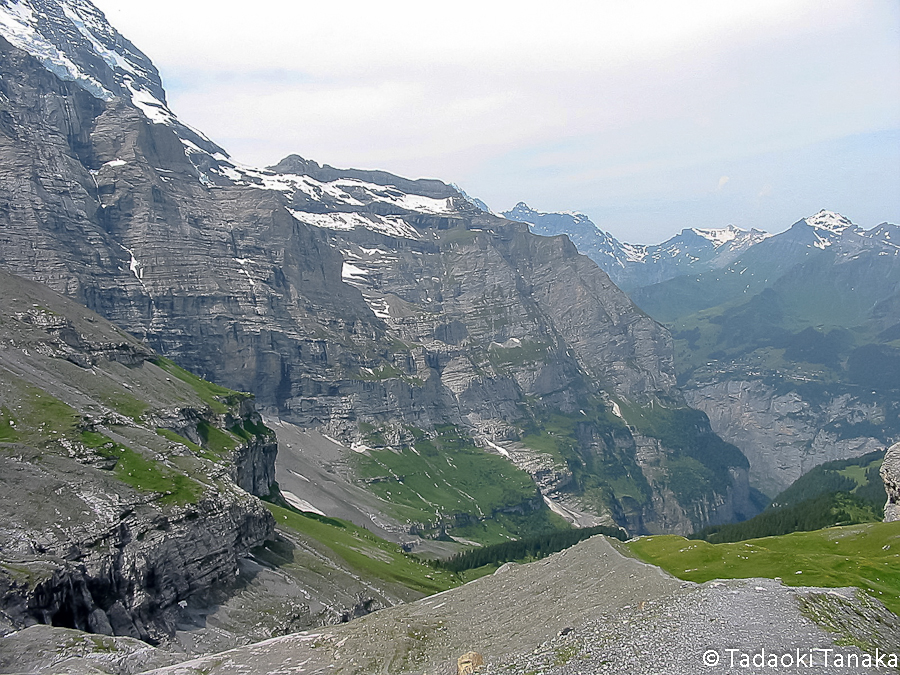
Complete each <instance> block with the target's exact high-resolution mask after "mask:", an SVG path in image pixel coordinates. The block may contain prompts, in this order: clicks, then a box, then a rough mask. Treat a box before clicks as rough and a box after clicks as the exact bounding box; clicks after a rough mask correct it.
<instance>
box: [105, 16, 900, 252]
mask: <svg viewBox="0 0 900 675" xmlns="http://www.w3.org/2000/svg"><path fill="white" fill-rule="evenodd" d="M95 2H96V4H97V5H98V6H99V7H100V8H101V9H102V10H103V11H104V12H106V14H107V17H108V18H109V20H110V21H111V22H112V23H113V24H114V25H115V26H116V27H117V28H118V29H119V30H120V32H122V33H123V34H124V35H126V36H127V37H128V38H130V39H131V40H132V41H133V42H134V43H135V44H136V45H137V46H138V47H139V48H141V49H142V50H143V51H144V52H146V53H147V54H148V55H149V56H150V57H151V58H152V59H153V61H154V62H155V63H156V65H157V67H159V69H160V71H161V73H162V76H163V82H164V84H165V86H166V88H167V90H168V93H169V104H170V107H171V108H172V109H173V111H174V112H175V113H176V114H178V115H179V117H181V119H182V120H183V121H185V122H187V123H188V124H191V125H193V126H195V127H198V128H199V129H201V130H203V131H204V132H205V133H206V134H207V135H209V136H210V137H211V138H212V139H213V140H215V141H217V142H218V143H220V144H221V145H222V146H223V147H225V148H226V149H227V150H228V151H229V152H230V153H231V154H232V155H233V157H234V158H235V159H236V160H237V161H240V162H243V163H246V164H252V165H259V166H264V165H269V164H274V163H275V162H277V161H278V160H279V159H281V158H282V157H283V156H285V155H287V154H290V153H297V154H300V155H302V156H304V157H307V158H310V159H315V160H316V161H318V162H320V163H328V164H332V165H334V166H340V167H359V168H380V169H386V170H388V171H392V172H394V173H398V174H400V175H404V176H409V177H422V176H428V177H436V178H440V179H442V180H445V181H448V182H450V181H452V182H456V183H458V184H459V185H461V186H462V187H463V188H464V189H465V190H466V191H467V192H469V193H470V194H472V195H475V196H478V197H480V198H481V199H483V200H484V201H486V202H487V203H488V204H489V205H490V206H491V208H493V209H494V210H495V211H500V210H506V209H509V208H510V207H512V206H513V205H514V204H515V203H516V202H517V201H519V200H523V201H526V202H527V203H528V204H529V205H531V206H532V207H533V208H536V209H539V210H542V211H555V210H575V211H581V212H584V213H586V214H588V215H589V216H590V217H591V218H592V219H593V220H594V222H596V223H597V224H598V225H600V227H601V228H603V229H605V230H609V231H611V232H612V233H613V234H614V235H616V236H617V237H619V238H620V239H624V240H626V241H631V242H640V243H656V242H658V241H661V240H663V239H665V238H667V237H669V236H671V235H672V234H674V233H675V232H676V231H678V230H680V229H681V228H683V227H691V226H700V227H719V226H724V225H726V224H728V223H734V224H736V225H738V226H741V227H748V228H749V227H759V228H761V229H765V230H769V231H773V232H774V231H780V230H782V229H785V228H786V227H788V226H789V225H790V224H791V223H793V222H794V221H796V220H798V219H799V218H802V217H803V216H806V215H810V214H811V213H814V212H816V211H818V210H819V209H821V208H827V209H831V210H835V211H839V212H841V213H843V214H844V215H846V216H848V217H849V218H850V219H851V220H853V221H854V222H857V223H859V224H861V225H863V226H865V227H871V226H873V225H875V224H877V223H879V222H881V221H884V220H888V221H892V222H900V187H898V186H900V1H898V0H871V1H867V0H827V1H823V0H747V1H745V2H723V1H722V0H676V1H673V0H653V1H650V0H632V1H629V2H624V1H620V0H615V1H613V0H600V1H598V0H593V1H590V2H572V1H568V0H557V1H556V2H552V3H542V4H541V5H540V6H538V7H532V6H530V5H528V4H524V3H518V2H488V3H484V2H469V1H466V0H462V1H458V2H454V3H450V4H447V3H423V2H421V1H417V2H394V1H392V0H385V1H382V2H357V1H355V0H350V1H344V2H341V3H325V2H297V1H296V0H256V1H255V2H252V3H223V2H214V1H212V0H155V1H154V2H134V0H95Z"/></svg>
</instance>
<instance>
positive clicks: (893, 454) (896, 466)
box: [881, 443, 900, 523]
mask: <svg viewBox="0 0 900 675" xmlns="http://www.w3.org/2000/svg"><path fill="white" fill-rule="evenodd" d="M881 480H883V481H884V491H885V492H887V503H885V505H884V522H886V523H890V522H893V521H895V520H900V443H894V445H892V446H891V447H890V448H888V450H887V452H886V453H885V455H884V463H882V465H881Z"/></svg>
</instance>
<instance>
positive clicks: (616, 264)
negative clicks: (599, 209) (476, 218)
mask: <svg viewBox="0 0 900 675" xmlns="http://www.w3.org/2000/svg"><path fill="white" fill-rule="evenodd" d="M503 215H504V216H505V217H507V218H510V219H511V220H518V221H521V222H525V223H528V224H529V225H530V226H531V231H532V232H534V233H535V234H541V235H545V236H554V235H559V234H567V235H568V236H569V238H570V239H572V241H573V243H574V244H575V245H576V246H577V247H578V250H579V251H581V252H582V253H584V254H585V255H587V256H589V257H590V258H592V259H593V260H594V262H596V263H597V264H598V265H600V267H602V268H603V270H604V271H605V272H606V273H607V274H609V276H610V278H611V279H612V280H613V281H614V282H615V283H616V284H617V285H618V286H620V287H621V288H623V289H625V290H626V291H628V290H631V289H633V288H637V287H640V286H645V285H648V284H653V283H659V282H661V281H665V280H666V279H671V278H673V277H675V276H678V275H679V274H687V273H693V272H698V271H703V270H706V269H712V268H714V267H718V266H722V265H727V264H728V263H730V262H731V261H732V260H734V259H735V258H737V257H738V256H739V255H740V254H741V253H742V252H743V251H745V250H746V249H748V248H749V247H751V246H753V245H754V244H757V243H759V242H760V241H762V240H763V239H766V238H767V237H769V236H771V235H770V234H769V233H767V232H763V231H761V230H757V229H752V230H743V229H741V228H739V227H735V226H734V225H728V226H727V227H724V228H718V229H701V228H686V229H684V230H682V231H681V232H680V233H679V234H677V235H676V236H674V237H672V238H671V239H668V240H666V241H664V242H662V243H661V244H656V245H652V246H648V245H646V244H632V243H627V242H621V241H619V240H618V239H616V238H615V237H614V236H613V235H611V234H610V233H608V232H604V231H603V230H601V229H600V228H599V227H598V226H597V225H596V224H595V223H593V222H592V221H591V219H590V218H589V217H588V216H586V215H585V214H583V213H575V212H559V213H542V212H540V211H536V210H534V209H532V208H531V207H529V206H528V205H527V204H526V203H525V202H519V203H518V204H516V206H515V207H514V208H513V209H511V210H509V211H506V212H504V213H503Z"/></svg>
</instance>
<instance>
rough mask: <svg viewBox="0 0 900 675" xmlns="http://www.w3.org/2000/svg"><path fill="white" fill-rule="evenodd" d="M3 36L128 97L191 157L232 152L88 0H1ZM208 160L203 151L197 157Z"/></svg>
mask: <svg viewBox="0 0 900 675" xmlns="http://www.w3.org/2000/svg"><path fill="white" fill-rule="evenodd" d="M0 37H3V38H5V39H6V40H7V41H8V42H9V43H10V44H12V45H13V46H14V47H17V48H19V49H21V50H23V51H25V52H27V53H29V54H31V55H32V56H33V57H35V58H36V59H37V60H38V61H39V62H40V63H41V64H42V65H43V66H44V68H46V69H47V70H49V71H50V72H52V73H53V74H54V75H56V76H57V77H59V78H60V79H61V80H64V81H68V82H74V83H75V84H77V85H78V86H79V87H81V88H82V89H84V90H85V91H87V92H88V93H90V94H91V95H92V96H94V97H96V98H98V99H100V100H102V101H111V100H113V99H115V98H124V99H126V100H128V101H130V102H131V103H132V104H133V105H134V106H135V107H136V108H138V109H139V110H140V111H141V112H142V113H143V114H144V116H145V117H146V118H147V119H148V120H150V121H151V122H153V123H155V124H164V125H167V126H170V127H172V128H173V129H175V131H176V133H177V135H178V137H179V139H180V140H181V141H182V143H183V144H184V146H185V152H186V153H187V154H188V156H189V157H190V156H191V155H192V154H195V153H200V154H203V155H211V156H213V157H215V158H217V159H225V158H227V156H228V154H227V153H226V152H225V151H224V150H223V149H222V148H220V147H219V146H218V145H216V144H215V143H213V142H212V141H211V140H209V139H208V138H207V137H206V136H204V135H203V134H202V133H200V132H198V131H196V130H195V129H192V128H190V127H189V126H187V125H186V124H184V123H182V122H181V121H179V120H178V118H177V117H176V116H175V114H174V113H173V112H172V111H171V110H169V107H168V104H167V103H166V93H165V90H164V89H163V86H162V80H161V79H160V76H159V71H158V70H157V69H156V66H154V65H153V63H152V62H151V61H150V59H149V58H148V57H147V56H146V55H145V54H144V53H143V52H141V51H140V50H139V49H138V48H137V47H135V46H134V45H133V44H132V43H131V42H130V41H129V40H128V39H127V38H125V37H123V36H122V35H121V34H120V33H119V32H118V31H117V30H116V29H115V28H113V27H112V26H111V25H110V24H109V22H107V20H106V17H105V16H104V14H103V12H101V11H100V10H99V9H97V8H96V7H95V6H94V5H93V4H92V3H90V2H89V1H88V0H0ZM209 161H210V160H209V159H207V158H206V157H204V158H203V161H202V162H194V163H195V164H201V165H202V164H206V163H208V162H209Z"/></svg>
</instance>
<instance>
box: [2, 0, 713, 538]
mask: <svg viewBox="0 0 900 675" xmlns="http://www.w3.org/2000/svg"><path fill="white" fill-rule="evenodd" d="M30 2H31V4H34V3H38V4H40V5H41V6H43V5H46V6H47V7H49V6H50V5H53V6H57V5H58V9H59V8H62V9H60V10H59V11H56V10H53V11H54V14H53V15H54V16H55V17H56V18H57V19H58V21H57V23H60V22H63V19H62V18H60V17H68V16H69V14H71V13H72V12H74V13H75V14H77V15H78V16H80V17H81V20H82V23H83V24H84V26H86V27H87V28H86V29H87V30H88V32H90V33H91V34H92V35H94V38H96V40H94V41H92V40H91V39H90V38H88V37H87V36H86V33H85V32H84V31H82V30H81V29H80V28H78V23H77V21H74V20H72V21H73V23H72V26H75V28H77V30H76V31H75V32H74V33H73V32H72V31H71V30H69V29H66V30H65V31H63V33H65V34H66V36H67V37H66V40H68V41H67V42H66V41H62V42H61V41H60V40H61V39H62V38H59V35H61V34H62V33H60V31H61V30H62V29H59V30H57V29H53V30H50V28H48V27H47V26H44V25H43V24H41V23H40V21H38V22H37V23H36V24H34V25H32V24H28V25H29V26H31V27H32V28H33V29H34V31H36V34H40V35H43V36H44V38H45V39H46V40H49V41H50V42H51V43H52V44H54V45H56V46H57V47H58V48H59V49H64V50H69V51H67V52H66V53H68V54H69V55H70V56H71V60H72V63H74V64H75V65H76V66H77V68H76V69H77V70H78V72H79V73H81V74H84V75H85V76H89V77H90V78H93V79H94V80H96V81H97V82H101V83H102V82H107V81H115V82H118V83H119V84H118V88H116V87H112V86H111V85H110V86H107V87H106V89H105V90H106V91H107V92H108V93H109V95H106V94H104V93H102V92H99V93H98V92H97V91H96V90H95V88H93V87H91V86H88V85H86V84H85V82H86V80H85V79H84V78H83V77H80V76H79V75H77V74H76V75H73V76H72V77H71V78H66V79H62V80H61V79H59V78H58V77H57V76H56V75H54V74H53V73H52V72H50V70H48V69H47V68H48V67H49V66H47V64H46V63H45V62H44V61H42V60H41V59H42V57H41V54H42V53H43V52H41V51H40V50H36V49H34V48H33V45H32V46H29V45H30V43H27V42H26V43H22V44H19V43H17V44H16V45H15V46H13V45H10V44H9V43H7V42H3V41H0V51H2V53H3V59H2V60H0V70H2V76H3V77H2V87H0V96H2V104H3V106H4V110H3V112H2V120H0V122H2V124H0V131H2V133H0V160H2V161H0V263H2V264H3V265H4V266H6V267H8V268H9V269H11V270H13V271H15V272H17V273H19V274H22V275H25V276H27V277H29V278H32V279H36V280H39V281H42V282H44V283H47V284H48V285H50V286H51V287H52V288H54V289H56V290H58V291H60V292H63V293H65V294H67V295H69V296H71V297H73V298H75V299H77V300H79V301H80V302H83V303H84V304H85V305H87V306H88V307H90V308H92V309H94V310H96V311H98V312H99V313H100V314H102V315H104V316H105V317H107V318H109V319H111V320H113V321H115V322H116V323H117V324H118V325H121V326H122V327H123V328H125V329H126V330H128V331H129V332H131V333H133V334H135V335H137V336H139V337H141V338H142V339H144V341H145V342H146V343H147V344H148V345H149V346H150V347H152V348H154V349H156V350H157V351H159V352H161V353H164V354H166V355H168V356H171V357H172V358H174V359H176V360H177V361H178V362H179V363H182V364H184V365H185V366H187V367H189V368H191V369H192V370H193V371H194V372H197V373H200V374H203V375H206V376H209V377H210V378H213V379H215V380H216V381H218V382H221V383H222V384H224V385H227V386H230V387H233V388H235V389H241V390H244V389H246V390H250V391H252V392H253V393H254V394H255V396H256V400H257V402H258V404H259V405H260V407H261V409H263V410H264V411H265V412H266V413H268V414H271V415H273V416H280V417H283V418H285V419H288V420H290V421H292V422H295V423H297V424H300V425H302V426H306V427H318V428H322V429H324V430H326V431H327V432H329V433H332V434H336V435H337V436H339V437H340V438H341V439H342V440H344V441H345V442H347V443H348V444H350V443H354V442H366V441H367V439H366V436H367V434H366V433H364V431H363V427H364V426H365V425H374V426H376V427H378V429H379V434H380V438H382V439H383V441H382V442H383V444H384V447H388V446H390V444H391V443H394V444H397V443H402V442H409V441H410V439H411V438H413V437H414V436H415V434H417V433H419V432H420V431H423V430H424V432H425V433H427V434H433V433H434V431H433V430H434V429H435V428H436V426H437V425H443V424H451V425H456V426H458V427H460V428H462V429H465V430H467V433H469V434H471V435H473V436H475V437H477V438H482V437H484V438H490V439H494V440H502V439H515V438H518V437H520V436H521V435H522V434H523V433H524V430H525V426H526V425H527V424H529V423H531V421H534V420H537V423H538V424H540V423H541V422H540V420H541V419H543V418H545V417H546V416H547V415H551V414H555V413H556V412H557V411H559V412H561V413H563V414H566V415H573V414H574V415H577V414H579V412H578V411H579V410H580V409H581V408H582V406H583V405H584V403H583V402H584V401H585V400H587V399H596V400H598V401H600V404H599V405H601V406H602V407H605V409H607V410H609V409H611V408H612V406H613V404H614V402H615V400H619V401H622V402H624V401H631V402H635V403H637V404H638V405H646V404H650V403H651V402H652V401H654V400H655V399H657V397H660V396H662V397H666V398H667V400H669V401H670V403H671V402H674V403H673V404H674V405H683V401H681V398H680V394H679V393H678V391H677V390H676V389H675V380H674V373H673V367H672V348H671V338H670V337H669V335H668V333H667V332H666V331H665V329H663V328H662V327H661V326H659V325H658V324H657V323H655V322H654V321H653V320H652V319H650V318H649V317H647V316H646V315H645V314H643V313H642V312H640V310H638V309H637V308H636V307H635V306H634V305H633V304H632V303H631V302H630V301H629V300H628V298H627V297H626V296H625V295H624V294H623V293H622V292H621V291H619V289H618V288H616V287H615V286H614V285H613V284H612V282H611V281H610V280H609V277H608V276H607V275H606V274H605V273H603V272H602V271H601V270H599V269H598V268H597V267H596V265H594V264H593V263H591V262H590V261H589V260H588V259H586V258H584V257H583V256H580V255H578V253H577V251H576V250H575V248H574V247H573V246H572V244H571V243H570V242H569V241H568V240H567V239H566V238H565V237H553V238H543V237H537V236H534V235H532V234H530V233H529V232H528V231H527V227H525V226H524V225H522V224H516V223H512V222H510V221H507V220H505V219H502V218H497V217H495V216H493V215H490V214H486V213H484V212H483V211H481V210H480V209H478V208H477V207H475V206H473V205H472V204H471V203H470V202H469V201H467V200H466V199H465V198H464V197H463V196H462V195H461V194H460V193H459V192H457V191H456V190H454V189H453V188H452V187H450V186H448V185H445V184H444V183H441V182H440V181H434V180H418V181H412V180H406V179H402V178H399V177H396V176H391V175H390V174H386V173H384V172H371V171H358V170H352V169H347V170H343V169H334V168H333V167H329V166H319V165H318V164H317V163H315V162H311V161H308V160H304V159H302V158H299V157H296V156H292V157H289V158H286V159H285V160H284V161H283V162H281V163H280V164H279V165H277V166H275V167H272V168H270V169H264V170H257V169H250V168H247V167H242V166H239V165H236V164H234V163H232V162H230V161H229V160H228V159H227V156H226V155H225V154H224V153H223V152H222V151H220V149H218V148H216V147H215V146H214V145H212V144H210V143H209V142H208V141H205V142H204V141H203V139H200V140H197V139H196V138H193V137H191V136H190V133H193V132H190V130H186V127H184V125H181V124H180V122H178V121H177V119H176V118H175V117H174V115H172V114H171V112H170V111H168V109H167V108H166V106H165V99H164V96H163V95H162V94H161V92H159V91H157V90H156V85H155V84H154V83H155V82H157V81H158V78H157V79H156V80H154V77H155V76H154V75H153V73H154V72H155V71H152V72H151V71H150V70H147V68H146V67H145V65H141V64H139V63H137V61H135V62H133V63H132V62H131V61H128V59H130V58H131V57H130V56H129V54H130V53H131V52H130V51H128V49H130V47H128V46H127V45H126V51H127V52H128V53H125V52H123V53H122V54H120V56H121V57H122V58H124V59H126V61H128V63H131V66H130V67H132V68H133V69H136V70H138V71H141V72H143V70H146V71H147V72H146V73H144V75H142V76H141V77H137V76H136V75H135V74H134V73H131V71H129V70H128V68H123V67H121V64H120V63H119V61H118V60H117V59H116V58H114V57H112V56H110V57H109V59H108V60H104V59H100V60H99V61H98V60H97V59H88V58H87V57H84V58H82V57H81V56H79V54H80V52H79V51H78V49H74V51H72V49H70V47H67V46H66V45H70V43H71V44H75V43H77V44H78V45H80V48H81V47H83V48H85V49H89V48H90V49H94V50H95V51H96V45H95V46H94V47H90V46H89V45H88V43H90V44H94V42H98V43H99V44H108V45H112V46H108V47H106V48H108V49H113V51H115V49H118V47H115V45H117V44H119V43H118V42H117V41H116V40H117V38H115V33H114V31H112V29H109V28H108V27H105V24H104V25H103V26H101V25H100V23H102V22H101V19H102V17H99V18H98V16H99V15H97V14H91V15H90V16H91V17H93V18H90V17H89V18H90V20H87V18H85V17H86V16H87V14H85V13H90V12H89V10H88V9H87V3H85V2H83V1H82V0H79V2H75V1H74V0H72V2H69V1H68V0H66V2H62V1H61V0H60V2H55V1H54V0H30ZM29 6H31V5H29ZM35 6H37V5H35ZM66 8H68V9H66ZM42 11H44V10H42ZM46 11H50V10H46ZM26 23H27V22H26ZM63 23H64V22H63ZM60 25H61V24H60ZM42 31H43V32H42ZM66 31H68V32H66ZM111 31H112V32H111ZM76 33H77V34H76ZM45 34H46V35H45ZM100 34H102V35H100ZM40 35H39V37H40ZM79 35H81V36H82V37H80V38H79ZM104 36H106V37H104ZM110 36H112V37H110ZM107 38H108V39H107ZM34 39H35V40H37V39H38V38H34ZM84 39H87V41H88V42H87V43H85V42H83V40H84ZM104 40H106V41H105V42H104ZM73 41H74V42H73ZM64 42H65V44H64ZM123 44H124V43H123ZM86 45H87V46H86ZM19 48H21V49H25V50H30V51H31V53H33V54H36V55H37V58H36V57H34V56H31V55H29V54H27V53H24V52H23V51H21V50H20V49H19ZM102 53H105V52H103V51H102V50H100V51H97V54H102ZM116 53H118V52H116ZM107 56H109V55H107ZM135 58H137V57H135ZM138 60H139V59H138ZM110 62H113V65H110ZM141 63H143V62H141ZM104 64H106V65H104ZM116 64H118V65H116ZM139 66H140V67H139ZM104 68H107V70H110V72H107V70H104ZM142 69H143V70H142ZM101 71H102V72H101ZM129 73H130V74H129ZM148 97H150V98H148ZM151 98H152V101H150V99H151ZM188 426H190V425H188ZM165 428H170V429H171V430H173V431H175V432H176V433H182V432H181V431H178V430H179V429H182V430H183V427H178V426H177V425H176V426H173V427H165ZM184 433H189V430H188V431H184ZM624 433H625V434H626V435H629V434H630V433H631V432H630V431H627V430H626V431H625V432H624ZM586 452H587V454H590V452H589V451H587V450H586ZM632 455H633V453H632ZM627 459H628V461H629V462H633V461H634V458H633V456H631V455H629V457H628V458H627ZM554 461H555V463H556V465H560V464H564V462H562V461H561V459H560V458H556V459H555V460H554ZM577 461H580V460H577ZM242 465H246V466H248V467H258V466H260V465H261V464H260V463H259V462H256V461H250V460H248V461H246V462H244V461H243V460H240V458H236V459H235V462H234V466H235V467H240V466H242ZM637 470H638V471H640V468H639V467H638V468H637ZM235 471H238V472H239V473H240V470H239V469H235ZM245 473H246V472H245ZM268 478H269V476H268V475H265V476H262V477H251V478H248V479H247V480H248V481H249V482H241V484H242V485H247V486H248V487H251V488H253V490H254V491H260V490H263V489H264V488H265V484H266V482H267V481H268ZM634 479H635V480H639V482H640V480H645V479H638V478H637V477H636V476H635V477H634ZM603 480H605V481H609V480H611V478H610V477H609V476H606V477H604V478H603ZM573 489H575V490H576V491H577V490H581V489H582V487H581V486H579V485H574V487H573ZM728 489H729V488H728V487H727V486H723V487H722V491H723V493H724V492H725V491H727V490H728ZM682 506H684V505H682ZM616 508H618V507H614V510H615V509H616ZM690 508H692V507H690ZM470 515H471V514H470ZM649 515H650V517H651V518H652V514H649ZM698 524H706V523H705V522H703V523H698Z"/></svg>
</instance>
